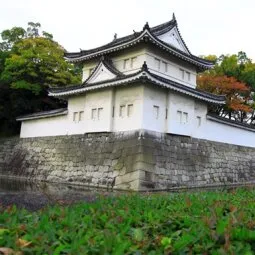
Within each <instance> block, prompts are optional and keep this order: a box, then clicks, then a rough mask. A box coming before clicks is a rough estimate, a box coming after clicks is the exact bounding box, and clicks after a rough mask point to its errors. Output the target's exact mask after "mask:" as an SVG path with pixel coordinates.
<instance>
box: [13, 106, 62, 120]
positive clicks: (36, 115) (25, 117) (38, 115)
mask: <svg viewBox="0 0 255 255" xmlns="http://www.w3.org/2000/svg"><path fill="white" fill-rule="evenodd" d="M66 114H67V108H60V109H55V110H51V111H44V112H37V113H32V114H27V115H23V116H19V117H18V118H17V119H16V120H17V121H22V120H29V119H39V118H48V117H53V116H59V115H66Z"/></svg>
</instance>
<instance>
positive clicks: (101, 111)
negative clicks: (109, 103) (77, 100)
mask: <svg viewBox="0 0 255 255" xmlns="http://www.w3.org/2000/svg"><path fill="white" fill-rule="evenodd" d="M102 115H103V108H98V114H97V119H98V120H101V119H102Z"/></svg>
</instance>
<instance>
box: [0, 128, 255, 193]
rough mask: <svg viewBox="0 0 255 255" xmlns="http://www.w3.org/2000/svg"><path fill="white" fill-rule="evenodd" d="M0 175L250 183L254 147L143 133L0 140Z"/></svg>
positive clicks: (131, 184)
mask: <svg viewBox="0 0 255 255" xmlns="http://www.w3.org/2000/svg"><path fill="white" fill-rule="evenodd" d="M0 174H1V175H9V176H20V177H26V178H28V179H39V180H44V181H51V182H71V183H78V184H84V185H88V186H97V187H108V188H115V189H133V190H148V189H154V190H161V189H171V188H175V187H176V188H177V187H201V186H210V185H230V184H245V183H253V182H255V148H251V147H242V146H237V145H230V144H224V143H218V142H211V141H207V140H201V139H194V138H190V137H185V136H176V135H169V134H162V133H156V132H148V131H144V130H140V131H132V132H118V133H94V134H85V135H77V136H59V137H44V138H25V139H19V138H12V139H2V140H0Z"/></svg>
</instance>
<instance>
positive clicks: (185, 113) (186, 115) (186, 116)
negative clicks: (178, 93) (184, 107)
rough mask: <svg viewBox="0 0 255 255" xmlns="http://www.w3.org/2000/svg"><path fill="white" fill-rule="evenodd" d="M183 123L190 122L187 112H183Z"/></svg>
mask: <svg viewBox="0 0 255 255" xmlns="http://www.w3.org/2000/svg"><path fill="white" fill-rule="evenodd" d="M182 114H183V124H187V123H188V113H187V112H183V113H182Z"/></svg>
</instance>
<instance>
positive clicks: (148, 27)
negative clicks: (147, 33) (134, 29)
mask: <svg viewBox="0 0 255 255" xmlns="http://www.w3.org/2000/svg"><path fill="white" fill-rule="evenodd" d="M145 29H147V30H150V26H149V23H148V22H146V24H145V25H144V27H143V30H145Z"/></svg>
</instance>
